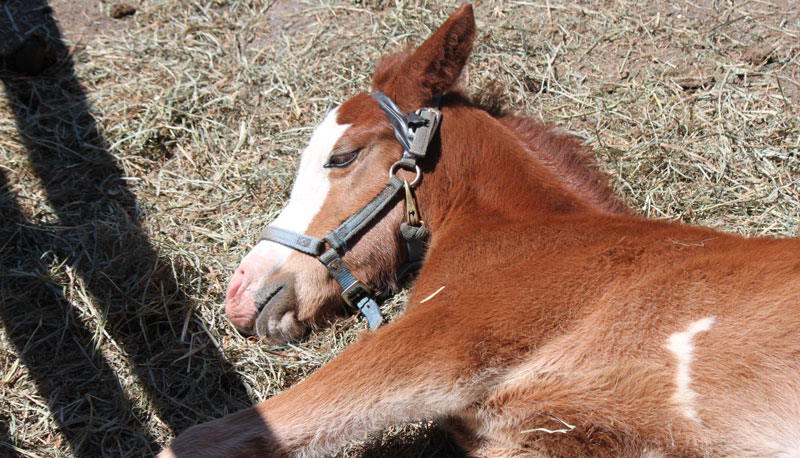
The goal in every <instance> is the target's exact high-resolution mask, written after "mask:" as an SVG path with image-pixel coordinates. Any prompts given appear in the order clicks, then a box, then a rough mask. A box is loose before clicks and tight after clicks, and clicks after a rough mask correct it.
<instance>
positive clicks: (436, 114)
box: [259, 92, 442, 331]
mask: <svg viewBox="0 0 800 458" xmlns="http://www.w3.org/2000/svg"><path fill="white" fill-rule="evenodd" d="M372 97H374V98H375V100H376V101H377V102H378V104H379V105H380V107H381V109H382V110H383V112H384V113H386V117H387V118H388V119H389V122H390V123H391V124H392V128H393V130H394V135H395V137H396V138H397V141H399V142H400V144H401V145H402V146H403V156H402V157H401V158H400V160H399V161H397V162H395V163H394V164H392V166H391V167H390V168H389V181H388V182H387V183H386V186H385V187H384V188H383V189H382V190H381V192H380V193H378V195H377V196H375V197H374V198H373V199H372V200H370V201H369V202H368V203H367V204H366V205H364V206H363V207H361V209H359V210H358V211H357V212H355V213H354V214H353V215H351V216H350V217H349V218H347V219H346V220H344V222H342V224H340V225H339V227H337V228H336V229H335V230H333V231H332V232H331V233H329V234H328V235H326V236H325V237H323V238H322V239H317V238H314V237H310V236H308V235H305V234H301V233H299V232H295V231H290V230H288V229H283V228H280V227H276V226H267V227H266V228H264V230H263V231H262V232H261V237H260V238H259V241H261V240H268V241H271V242H275V243H279V244H281V245H284V246H286V247H289V248H292V249H293V250H296V251H299V252H301V253H305V254H307V255H309V256H313V257H315V258H317V259H319V261H320V262H321V263H322V264H324V265H325V267H326V268H327V269H328V274H329V275H330V276H331V277H332V278H334V279H335V280H336V282H337V283H338V284H339V286H340V287H341V288H342V298H343V299H344V301H345V302H346V303H347V304H348V305H350V306H351V307H356V308H358V310H360V311H361V313H363V314H364V316H365V317H366V318H367V322H368V323H369V327H370V329H371V330H373V331H374V330H375V329H377V328H378V327H379V326H380V325H381V324H382V323H383V317H382V316H381V312H380V308H379V307H378V303H377V302H376V294H375V292H374V291H372V290H370V289H369V288H368V287H367V286H366V285H364V284H363V283H361V282H360V281H358V280H356V278H355V277H354V276H353V274H352V273H351V272H350V269H348V268H347V266H346V265H345V263H344V260H343V259H342V256H344V254H345V253H346V252H347V251H349V250H350V248H349V242H350V241H351V240H352V239H354V238H355V237H356V236H357V235H358V234H359V233H361V231H362V230H364V229H365V228H366V227H367V226H368V225H372V223H373V221H374V220H375V219H376V218H377V217H378V215H379V214H380V213H381V211H382V210H383V209H384V208H386V207H387V206H388V205H389V204H390V203H392V202H394V201H395V199H396V198H398V197H399V196H400V194H401V192H402V191H403V190H405V198H406V214H407V219H408V222H406V223H403V225H402V226H401V232H402V233H403V236H404V237H405V238H406V243H407V247H408V259H407V260H406V266H404V267H403V268H402V269H401V270H402V273H405V272H408V271H410V270H412V269H413V267H415V266H418V265H419V263H420V262H421V259H422V253H423V252H424V249H423V248H422V240H421V239H422V238H424V235H423V234H425V233H426V232H425V230H424V227H423V225H422V222H421V221H419V215H418V213H417V210H416V204H415V203H414V199H413V194H412V192H411V186H414V185H415V184H417V183H418V182H419V179H420V178H421V176H422V172H421V170H420V168H419V166H418V165H417V160H418V159H420V158H423V157H425V153H426V152H427V150H428V144H429V143H430V142H431V139H433V136H434V135H435V134H436V129H437V128H438V126H439V121H441V119H442V114H441V112H440V111H439V110H438V109H435V108H423V109H421V110H418V111H416V112H414V113H411V114H410V115H409V116H407V117H406V115H405V114H404V113H403V111H402V110H400V108H399V107H398V106H397V104H395V103H394V101H393V100H392V99H391V98H389V96H387V95H386V94H384V93H383V92H376V93H375V94H372ZM438 104H439V103H438V98H437V101H436V105H437V106H438ZM398 168H403V169H407V170H414V171H415V172H416V177H415V178H414V180H413V181H412V182H411V184H409V183H408V182H406V181H404V180H400V178H398V177H397V176H396V175H395V173H396V171H397V169H398ZM409 229H411V230H409ZM406 233H408V234H413V235H408V236H407V235H406ZM326 246H327V247H329V248H328V249H327V250H326Z"/></svg>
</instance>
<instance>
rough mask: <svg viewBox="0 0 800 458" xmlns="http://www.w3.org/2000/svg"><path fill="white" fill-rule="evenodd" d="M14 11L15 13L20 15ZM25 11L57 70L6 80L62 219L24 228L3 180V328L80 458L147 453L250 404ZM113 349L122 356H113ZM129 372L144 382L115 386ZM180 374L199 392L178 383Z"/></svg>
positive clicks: (32, 4) (60, 51)
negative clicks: (160, 430) (77, 295)
mask: <svg viewBox="0 0 800 458" xmlns="http://www.w3.org/2000/svg"><path fill="white" fill-rule="evenodd" d="M15 3H16V2H8V3H7V4H6V9H8V10H9V11H11V14H12V15H13V14H14V8H13V5H14V4H15ZM21 4H23V5H24V8H25V11H26V12H30V11H36V12H38V17H37V19H36V22H35V23H34V24H27V25H28V26H29V27H30V29H31V30H35V33H36V40H37V41H39V42H40V43H43V44H46V46H47V47H48V49H47V55H52V56H54V60H55V62H53V65H50V66H49V67H47V68H46V69H45V71H44V73H42V74H41V75H40V76H37V77H23V76H20V75H18V74H11V73H9V72H4V73H2V74H1V75H0V78H2V82H3V85H4V88H5V93H6V95H7V97H8V98H9V102H10V105H11V107H12V110H13V112H14V116H15V119H16V124H17V129H18V132H19V136H20V139H21V141H22V143H23V144H24V146H25V148H26V150H27V152H28V159H29V163H30V165H31V166H32V168H33V170H34V173H35V175H36V177H37V178H38V180H40V182H41V185H42V186H43V188H44V190H45V194H46V199H47V202H46V203H44V202H43V203H41V204H42V205H46V206H48V207H49V209H51V210H52V212H53V213H54V214H55V216H56V222H54V223H52V224H44V223H38V224H37V223H36V222H32V221H29V220H27V219H26V217H25V215H24V213H23V211H22V210H21V209H20V207H19V205H18V203H17V202H16V200H15V198H14V195H13V194H12V191H11V190H10V188H9V185H8V183H7V179H6V177H5V176H2V177H0V209H2V215H3V217H2V219H0V233H1V234H2V236H0V250H2V251H0V297H2V298H3V301H2V303H1V304H0V319H2V324H3V326H4V327H5V329H6V332H7V334H8V336H9V339H10V340H11V341H12V342H13V344H14V346H15V347H16V351H17V354H18V355H19V357H20V358H21V359H22V361H23V362H24V364H25V366H26V368H27V369H28V371H29V373H30V374H31V376H32V377H33V378H34V379H35V381H36V384H37V386H38V390H39V394H40V395H41V396H42V397H43V398H45V399H47V402H48V408H49V410H50V414H51V415H52V416H53V417H54V418H55V419H56V420H57V422H58V423H59V424H60V427H61V429H62V431H61V432H62V433H63V434H64V435H65V437H67V438H68V439H69V441H70V442H71V445H72V449H73V451H74V453H75V455H77V456H101V455H103V456H108V455H123V454H128V453H131V452H132V451H138V450H142V451H143V452H145V453H150V452H153V451H156V450H157V449H158V448H159V444H158V442H159V440H158V438H156V437H154V436H153V435H152V434H151V432H149V431H150V430H151V428H152V426H153V425H154V424H157V423H159V422H163V423H166V425H168V426H169V427H170V428H172V429H173V430H175V431H180V430H182V429H184V428H185V427H187V426H189V425H191V424H195V423H197V422H200V421H205V420H208V419H211V418H216V417H219V416H222V415H225V414H227V413H228V412H230V411H233V410H235V409H238V408H241V407H245V406H248V405H250V404H251V399H250V396H249V395H248V393H247V390H246V387H245V385H244V383H243V382H242V381H241V380H240V379H239V378H238V377H237V376H236V375H235V374H234V372H233V371H232V370H231V367H230V364H229V363H228V362H227V361H226V360H225V358H224V355H222V354H221V353H220V352H219V351H218V349H217V346H216V343H215V342H213V341H212V339H211V338H210V337H209V336H208V335H207V334H206V333H205V332H204V331H203V330H202V329H199V327H198V326H196V323H195V322H194V321H190V324H191V326H190V328H189V332H188V333H187V335H188V336H189V338H188V339H187V342H182V341H181V338H180V337H181V328H182V326H183V323H184V320H185V318H186V316H187V313H190V312H189V311H190V308H191V303H190V300H189V299H188V297H187V295H186V294H185V292H184V291H183V289H182V288H181V285H180V284H179V279H177V278H176V277H175V275H174V274H173V269H172V267H171V262H170V261H169V260H164V259H161V258H160V257H159V255H158V253H157V251H156V249H155V248H154V247H153V246H152V244H151V243H150V241H149V239H148V237H147V235H146V234H145V233H144V232H143V231H142V228H141V226H140V215H139V213H138V210H137V204H136V199H135V196H134V195H133V193H132V192H131V190H130V189H129V188H128V186H127V184H126V181H125V176H124V174H123V172H122V170H121V169H120V167H119V166H118V165H117V163H116V161H115V159H114V157H113V156H112V155H111V154H110V153H109V151H108V149H107V145H106V143H105V141H104V139H103V138H102V136H101V135H100V133H99V132H98V129H97V126H96V124H95V120H94V118H93V116H92V115H91V110H90V107H89V105H88V103H87V100H86V95H85V93H84V91H83V89H82V87H81V86H80V84H79V82H78V81H77V79H76V77H75V74H74V71H73V62H72V60H71V59H70V58H69V56H68V53H67V49H66V47H65V45H64V43H63V42H62V39H61V35H60V32H59V30H58V28H57V27H56V24H55V21H54V19H53V17H52V12H51V10H50V8H49V7H48V6H47V3H46V2H45V1H44V0H30V1H27V2H22V3H21ZM9 8H10V9H9ZM20 8H21V7H20ZM34 46H35V44H34ZM70 273H74V274H75V278H72V277H70ZM73 287H80V288H84V289H85V290H86V291H87V292H88V293H89V295H90V298H89V301H90V302H91V303H92V304H93V310H92V311H90V315H94V316H95V317H100V321H101V322H102V323H103V325H102V329H89V328H88V327H87V325H86V324H85V321H86V320H87V318H86V317H85V316H82V314H83V313H85V312H86V311H85V310H79V309H78V306H76V304H74V303H72V302H71V301H70V299H69V297H66V294H65V291H66V290H68V289H69V288H73ZM103 345H106V346H109V345H110V346H113V347H114V348H117V349H118V352H119V353H120V354H122V355H124V359H125V360H124V361H122V360H120V361H111V360H109V359H108V357H106V356H103V351H102V347H103ZM190 347H191V352H192V353H191V354H190V353H189V352H190ZM126 365H127V366H130V367H132V368H133V369H132V371H133V374H134V379H135V380H125V381H120V380H118V379H117V376H116V375H115V374H118V373H119V370H120V367H123V366H126ZM178 379H183V380H187V379H188V380H193V381H194V383H193V384H191V385H187V384H185V383H171V382H172V381H174V380H178ZM130 390H134V391H133V392H131V391H130ZM153 413H154V414H155V415H156V416H157V417H158V418H157V419H154V418H152V417H153V415H152V414H153ZM154 422H155V423H154ZM11 442H12V443H13V439H12V440H11ZM136 454H138V453H136Z"/></svg>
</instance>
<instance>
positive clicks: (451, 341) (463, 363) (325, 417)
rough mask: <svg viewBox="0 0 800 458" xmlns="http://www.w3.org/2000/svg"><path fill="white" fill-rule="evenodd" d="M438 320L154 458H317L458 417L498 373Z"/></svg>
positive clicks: (346, 355)
mask: <svg viewBox="0 0 800 458" xmlns="http://www.w3.org/2000/svg"><path fill="white" fill-rule="evenodd" d="M442 319H443V317H442V311H440V310H436V309H429V310H415V311H414V312H411V313H408V314H406V315H405V316H403V317H401V318H400V319H398V320H397V322H395V323H393V324H391V325H389V326H387V327H386V328H383V329H381V330H379V331H378V332H376V333H374V334H369V335H365V336H364V337H362V339H361V340H360V341H359V342H357V343H355V344H353V345H351V346H350V347H349V348H347V349H346V350H345V351H344V352H343V353H342V354H341V355H339V356H338V357H337V358H335V359H334V360H333V361H331V362H330V363H328V364H327V365H326V366H324V367H323V368H321V369H319V370H318V371H317V372H316V373H314V374H313V375H311V376H310V377H308V378H307V379H306V380H304V381H302V382H300V383H299V384H298V385H296V386H294V387H292V388H291V389H289V390H287V391H284V392H283V393H281V394H279V395H277V396H275V397H273V398H271V399H269V400H267V401H265V402H263V403H261V404H259V405H257V406H255V407H252V408H249V409H246V410H243V411H240V412H237V413H235V414H233V415H230V416H228V417H225V418H222V419H219V420H215V421H212V422H210V423H205V424H201V425H198V426H194V427H192V428H190V429H189V430H187V431H186V432H184V433H183V434H181V435H180V436H179V437H178V438H177V440H176V441H175V443H174V444H173V445H172V446H171V447H170V448H169V449H168V450H165V451H164V452H162V454H161V455H160V456H162V457H165V458H166V457H180V458H188V457H203V456H209V457H211V456H214V457H216V456H226V457H237V456H291V457H295V456H319V455H320V454H322V453H324V452H326V451H329V450H331V449H332V448H335V447H336V446H337V445H341V444H343V443H345V442H347V441H349V440H352V439H354V438H359V437H362V436H363V434H364V433H366V432H373V431H378V430H381V429H383V428H385V427H386V426H388V425H391V424H394V423H400V422H409V421H416V420H422V419H432V418H437V417H441V416H443V415H451V414H454V413H456V412H458V411H461V410H463V409H464V408H465V407H466V406H468V405H469V404H470V403H472V402H474V401H476V400H477V399H479V398H480V397H482V396H483V395H484V394H485V392H486V384H487V383H488V381H489V378H490V377H491V375H489V374H491V373H492V372H495V373H496V371H492V370H490V368H486V367H481V366H480V365H479V363H473V362H471V358H475V354H474V351H472V353H473V354H472V355H471V354H470V353H471V346H470V345H469V344H468V343H467V342H465V339H463V336H464V335H463V329H462V330H461V331H459V330H458V329H456V328H458V327H456V326H448V325H447V324H445V323H443V322H442Z"/></svg>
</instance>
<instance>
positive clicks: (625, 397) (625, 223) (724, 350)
mask: <svg viewBox="0 0 800 458" xmlns="http://www.w3.org/2000/svg"><path fill="white" fill-rule="evenodd" d="M480 227H481V228H482V229H479V228H478V227H477V226H476V227H473V228H470V227H463V226H462V227H459V229H458V230H457V231H456V232H454V233H453V234H452V235H451V236H450V237H446V238H445V239H446V241H445V242H443V243H441V244H439V245H437V246H433V247H431V252H430V255H429V259H430V261H429V262H428V263H427V264H426V265H425V270H424V272H423V274H422V275H421V276H420V280H419V282H418V284H417V285H416V287H415V292H416V296H415V297H413V298H412V299H411V301H410V303H411V305H409V315H410V316H409V318H411V319H413V318H412V316H413V310H414V308H415V307H416V306H415V305H414V304H415V303H417V302H419V301H422V300H425V299H428V300H427V301H426V302H425V303H426V304H428V306H431V302H436V301H437V300H438V301H441V302H442V303H449V304H458V307H451V308H448V312H447V313H448V314H449V315H448V316H446V317H445V319H443V321H441V322H439V323H427V324H426V323H418V324H416V325H417V326H422V327H424V326H426V325H427V326H453V325H455V326H461V328H460V329H459V332H458V333H453V334H450V335H451V336H452V338H454V339H469V340H471V341H474V342H476V348H479V349H480V351H476V352H475V353H474V354H473V357H474V360H473V361H471V362H470V363H469V364H467V365H466V366H465V367H469V368H474V369H475V370H476V372H477V370H478V369H477V368H485V367H488V366H491V365H492V364H495V365H496V368H495V369H496V371H495V374H496V375H495V376H494V377H492V381H491V383H490V384H489V386H490V388H488V389H487V390H486V392H485V395H484V396H483V399H482V400H481V402H479V403H476V404H475V405H472V406H471V407H470V408H469V409H467V410H466V411H464V412H463V413H462V415H461V416H460V420H459V422H458V427H457V428H456V429H457V430H460V431H462V432H465V431H470V434H475V437H476V438H480V437H482V438H484V439H486V438H489V439H490V440H489V441H488V442H486V443H484V442H481V441H480V440H477V439H476V440H474V441H473V442H475V441H477V442H476V443H480V444H483V445H481V446H477V449H480V448H481V447H489V449H491V452H486V453H487V454H489V455H491V454H493V453H494V454H496V452H497V450H495V449H494V448H492V446H491V445H486V444H495V443H503V444H505V445H504V446H506V447H511V446H510V445H509V443H511V444H515V445H516V446H518V447H520V450H522V449H527V450H529V451H531V453H533V452H532V451H533V450H539V449H541V450H543V451H547V452H548V453H550V454H555V455H556V456H558V455H564V456H582V455H583V456H623V455H630V456H640V455H641V454H642V453H645V452H648V451H650V452H653V453H661V452H659V451H663V450H671V452H670V453H673V454H674V453H676V451H679V454H682V455H686V456H691V455H703V454H706V453H712V451H713V454H714V455H715V456H720V455H722V456H724V455H725V454H727V455H730V456H798V454H800V427H798V426H797V425H799V424H800V399H799V398H798V395H797V393H798V392H800V385H799V384H800V364H798V363H800V333H798V332H797V330H798V329H800V258H798V257H797V253H800V241H798V240H794V239H746V238H742V237H739V236H735V235H730V234H723V233H718V232H714V231H712V230H709V229H706V228H700V227H694V226H688V225H683V224H677V223H670V222H661V221H649V220H644V219H641V218H638V217H631V216H619V215H607V214H592V215H574V216H570V215H565V216H563V217H560V218H548V219H547V220H543V221H541V222H535V221H534V222H504V223H503V222H497V223H496V224H493V222H491V221H488V222H487V221H482V222H481V223H480ZM487 227H491V228H492V229H487ZM440 240H441V239H440ZM440 260H442V261H440ZM454 265H457V266H459V269H453V266H454ZM448 285H450V286H454V285H458V287H457V288H456V287H451V289H450V290H448ZM442 286H444V287H445V288H444V289H441V290H440V292H439V293H438V294H436V295H435V296H433V297H432V298H428V297H427V296H426V295H427V294H428V293H429V292H432V291H436V290H437V289H439V288H441V287H442ZM453 314H455V315H457V316H456V317H453V316H452V315H453ZM456 323H457V324H456ZM443 335H448V333H443ZM487 355H488V356H487ZM484 358H486V359H490V360H491V361H488V360H484ZM520 431H529V432H527V433H525V434H520ZM567 433H568V434H567ZM776 438H777V439H776ZM466 442H467V443H469V442H470V441H469V440H467V441H466ZM511 448H513V447H511ZM511 448H509V451H508V453H511ZM526 453H527V452H526ZM654 456H658V454H656V455H654Z"/></svg>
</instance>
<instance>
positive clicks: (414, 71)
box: [225, 5, 475, 340]
mask: <svg viewBox="0 0 800 458" xmlns="http://www.w3.org/2000/svg"><path fill="white" fill-rule="evenodd" d="M474 35H475V21H474V18H473V15H472V8H471V6H469V5H464V6H462V7H461V8H460V9H459V10H458V11H457V12H456V13H455V14H453V16H451V17H450V18H449V19H448V20H447V21H446V22H445V23H444V24H443V25H442V27H441V28H439V30H438V31H437V32H436V33H435V34H434V35H432V36H431V37H430V38H429V39H428V40H426V41H425V42H424V43H423V44H422V45H421V46H420V47H419V48H418V49H417V50H416V51H414V53H413V54H410V55H407V54H401V55H395V56H390V57H387V58H385V59H383V60H382V61H381V63H380V64H379V65H378V69H377V70H376V72H375V75H374V76H373V87H372V89H373V91H378V90H382V91H383V92H385V93H386V94H387V95H388V96H389V97H391V98H392V99H393V100H394V101H395V102H396V103H397V105H398V106H399V107H400V108H401V109H402V110H403V111H405V112H406V113H409V112H411V111H413V110H416V109H418V108H422V107H425V106H428V105H430V104H431V102H432V100H433V99H434V98H435V97H436V96H438V95H439V94H441V93H443V92H445V91H447V90H448V89H450V88H451V87H452V86H453V85H454V84H455V82H456V79H457V78H458V76H459V74H460V73H461V70H462V68H463V67H464V64H465V63H466V60H467V57H468V56H469V53H470V51H471V50H472V41H473V38H474ZM401 155H402V147H401V146H400V144H399V142H398V141H397V140H396V139H395V136H394V133H393V130H392V128H391V125H390V123H389V122H388V120H387V118H386V115H385V114H384V113H383V111H382V110H381V108H380V107H379V105H378V103H377V102H376V101H375V100H374V99H373V98H372V97H370V96H369V95H367V94H360V95H358V96H356V97H354V98H352V99H350V100H348V101H346V102H345V103H343V104H342V105H340V106H339V107H337V108H335V109H334V110H333V111H331V112H330V113H328V115H327V116H326V117H325V120H324V121H322V124H320V125H319V127H317V129H316V130H315V131H314V134H313V135H312V137H311V141H310V142H309V144H308V146H307V147H306V149H305V151H304V152H303V154H302V158H301V161H300V169H299V171H298V174H297V178H296V180H295V183H294V187H293V189H292V193H291V197H290V199H289V204H288V205H287V206H286V208H285V209H284V210H283V211H282V212H281V214H280V215H279V216H278V218H277V219H276V220H275V221H273V223H272V225H273V226H277V227H280V228H284V229H289V230H292V231H296V232H302V233H305V234H307V235H309V236H312V237H316V238H321V237H323V236H325V235H326V234H328V233H329V232H330V231H332V230H333V229H335V228H336V227H337V226H338V225H339V224H340V223H341V222H342V221H344V220H345V219H346V218H348V217H349V216H350V215H352V214H353V213H355V212H356V211H357V210H358V209H359V208H361V207H362V206H363V205H364V204H366V203H367V202H368V201H370V199H372V198H373V197H374V196H375V195H376V194H377V193H378V192H379V191H380V190H381V189H382V187H383V186H384V184H386V181H387V174H388V171H389V168H390V167H391V166H392V164H393V163H394V162H396V161H397V160H399V159H400V157H401ZM398 173H399V174H400V175H403V174H404V173H405V172H398ZM408 176H409V180H410V179H411V177H413V172H411V173H410V174H409V175H408ZM402 220H403V209H402V202H398V204H396V205H394V206H392V207H390V208H388V209H387V210H385V211H384V212H383V214H382V215H381V216H380V217H379V218H377V219H376V222H374V223H373V224H371V225H370V226H369V227H367V228H366V229H365V230H364V231H363V233H362V235H361V236H360V237H359V238H357V239H356V240H355V242H354V243H353V244H352V246H350V251H348V252H347V253H346V254H345V255H344V257H343V259H344V261H345V264H346V265H347V266H348V267H349V268H350V270H351V272H352V273H353V275H354V276H355V277H356V278H357V279H358V280H360V281H361V282H363V283H364V284H366V285H368V286H369V287H372V288H376V287H378V285H381V284H387V283H388V284H391V283H392V282H393V281H394V280H395V278H396V272H397V270H398V268H399V266H400V265H401V263H402V262H403V260H404V258H405V256H406V250H405V244H404V243H402V239H401V237H400V233H399V230H398V227H399V225H400V223H401V222H402ZM343 305H344V301H343V299H342V297H341V288H340V287H339V285H338V284H337V283H336V281H334V280H333V279H332V278H331V277H330V275H329V274H328V270H327V269H326V268H325V267H324V266H323V265H322V264H321V263H320V262H319V261H318V260H317V259H316V258H314V257H312V256H309V255H307V254H304V253H301V252H298V251H293V250H292V249H290V248H287V247H285V246H282V245H279V244H277V243H274V242H271V241H265V240H262V241H260V242H259V243H258V244H257V245H256V246H255V247H254V248H253V250H252V251H250V253H248V254H247V256H245V258H244V259H243V260H242V262H241V264H240V265H239V267H238V268H237V269H236V272H235V274H234V276H233V278H232V279H231V282H230V284H229V286H228V293H227V304H226V310H225V311H226V313H227V315H228V318H229V319H230V320H231V322H233V324H234V325H235V326H236V327H237V328H239V329H240V330H243V331H245V332H252V331H255V332H256V333H257V334H258V335H259V336H262V337H270V338H273V339H277V340H287V339H296V338H299V337H301V336H302V335H303V334H304V333H305V331H306V329H307V326H308V325H314V324H316V323H319V322H320V321H322V320H324V319H326V318H327V317H330V316H331V315H333V314H334V313H336V312H337V311H338V310H341V309H342V307H343Z"/></svg>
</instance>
